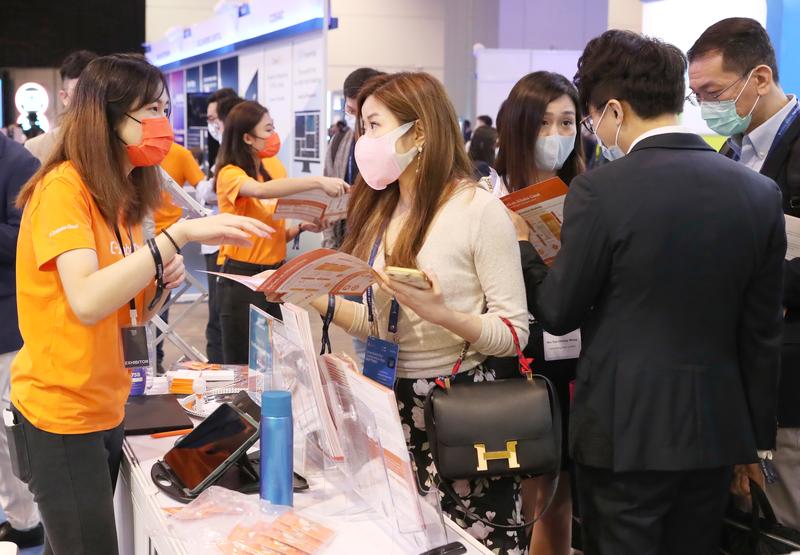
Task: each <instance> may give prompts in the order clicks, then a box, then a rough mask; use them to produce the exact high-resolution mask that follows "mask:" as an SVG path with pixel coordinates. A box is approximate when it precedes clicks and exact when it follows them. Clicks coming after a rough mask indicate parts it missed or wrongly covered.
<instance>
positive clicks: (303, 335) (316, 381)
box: [281, 303, 343, 461]
mask: <svg viewBox="0 0 800 555" xmlns="http://www.w3.org/2000/svg"><path fill="white" fill-rule="evenodd" d="M281 316H283V324H284V327H285V330H286V334H287V336H288V337H289V338H290V340H291V341H292V342H293V343H294V344H295V345H297V346H298V347H300V348H301V349H302V350H303V353H304V357H303V358H304V362H305V364H303V365H302V368H300V367H299V365H298V367H296V368H295V371H297V372H303V370H304V369H305V372H304V374H305V375H304V376H299V377H300V378H302V379H300V380H298V382H297V383H298V384H305V386H306V387H307V389H308V391H307V392H306V393H307V394H308V395H307V397H309V398H308V401H312V400H313V406H314V407H316V411H314V410H308V411H307V412H308V413H309V415H310V416H311V420H310V421H309V424H308V426H309V428H314V427H318V428H320V430H319V431H320V432H321V436H322V442H323V443H322V445H320V446H321V447H322V449H323V450H324V451H325V452H326V453H327V454H328V455H329V456H330V457H331V458H332V459H333V460H336V461H341V460H342V459H343V451H342V445H341V442H340V439H339V435H338V434H337V431H336V425H335V424H334V421H333V416H332V414H331V411H330V408H329V406H328V402H329V401H328V398H327V396H326V394H325V391H324V388H323V374H322V372H321V371H320V360H319V359H318V358H317V352H316V347H315V345H314V338H313V335H312V333H311V322H310V320H309V316H308V311H307V310H305V309H303V308H300V307H299V306H297V305H293V304H290V303H287V304H284V305H281ZM296 393H298V392H296ZM298 408H299V407H298ZM307 408H309V409H310V407H307ZM317 418H318V422H313V420H316V419H317Z"/></svg>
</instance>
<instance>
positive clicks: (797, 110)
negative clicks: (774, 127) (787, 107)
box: [767, 98, 800, 158]
mask: <svg viewBox="0 0 800 555" xmlns="http://www.w3.org/2000/svg"><path fill="white" fill-rule="evenodd" d="M798 115H800V103H798V100H797V99H796V98H795V99H794V107H793V108H792V110H791V111H790V112H789V115H787V116H786V117H785V118H783V123H781V126H780V127H779V128H778V132H777V133H776V134H775V138H774V139H772V145H770V147H769V152H768V154H767V158H769V156H770V155H771V154H772V151H774V150H775V148H776V147H777V146H778V144H779V143H780V142H781V139H782V138H783V136H784V135H785V134H786V131H787V130H788V129H789V126H790V125H792V124H793V123H794V120H796V119H797V116H798Z"/></svg>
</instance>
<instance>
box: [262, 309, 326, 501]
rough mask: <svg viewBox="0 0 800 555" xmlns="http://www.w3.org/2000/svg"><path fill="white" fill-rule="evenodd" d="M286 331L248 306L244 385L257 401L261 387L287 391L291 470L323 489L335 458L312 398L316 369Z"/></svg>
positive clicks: (264, 314)
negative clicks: (324, 439)
mask: <svg viewBox="0 0 800 555" xmlns="http://www.w3.org/2000/svg"><path fill="white" fill-rule="evenodd" d="M288 335H289V332H288V330H287V328H286V326H285V325H284V323H283V322H281V321H280V320H278V319H277V318H274V317H272V316H270V315H269V314H267V313H265V312H263V311H262V310H260V309H258V308H257V307H255V306H251V307H250V333H249V340H250V347H249V349H250V354H249V363H248V386H247V389H248V391H249V392H250V394H251V396H252V397H253V398H255V399H256V400H257V402H259V403H260V399H261V393H262V392H263V391H267V390H286V391H289V392H290V393H291V395H292V416H293V418H292V421H293V433H294V467H295V471H296V472H298V473H299V474H301V475H303V476H304V477H305V478H307V479H311V480H313V482H314V484H315V488H314V489H315V490H317V491H319V490H325V489H327V487H328V481H329V480H328V479H327V475H328V474H329V473H330V471H331V470H333V469H335V461H334V460H333V458H332V456H331V455H330V454H329V453H328V452H327V450H326V449H325V445H324V442H323V441H322V430H321V418H320V414H319V407H318V406H317V403H315V402H314V398H313V390H312V384H311V372H312V371H316V369H315V368H312V367H311V364H310V361H309V360H308V356H307V353H306V351H305V349H303V347H302V346H301V345H298V344H297V341H293V340H292V339H291V338H289V337H288Z"/></svg>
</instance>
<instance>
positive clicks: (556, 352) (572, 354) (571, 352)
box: [544, 329, 581, 362]
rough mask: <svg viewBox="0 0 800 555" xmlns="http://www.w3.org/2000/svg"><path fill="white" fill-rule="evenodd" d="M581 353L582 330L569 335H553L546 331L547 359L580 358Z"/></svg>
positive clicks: (545, 354)
mask: <svg viewBox="0 0 800 555" xmlns="http://www.w3.org/2000/svg"><path fill="white" fill-rule="evenodd" d="M580 354H581V330H579V329H577V330H575V331H573V332H570V333H568V334H567V335H561V336H558V335H551V334H549V333H547V332H544V359H545V360H546V361H548V362H549V361H553V360H567V359H571V358H578V357H579V356H580Z"/></svg>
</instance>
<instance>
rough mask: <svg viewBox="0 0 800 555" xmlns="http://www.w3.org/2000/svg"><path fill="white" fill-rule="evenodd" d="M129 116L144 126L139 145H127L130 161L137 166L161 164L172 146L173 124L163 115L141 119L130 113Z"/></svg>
mask: <svg viewBox="0 0 800 555" xmlns="http://www.w3.org/2000/svg"><path fill="white" fill-rule="evenodd" d="M125 115H128V114H125ZM128 117H129V118H131V119H132V120H133V121H135V122H138V123H139V124H140V125H141V126H142V142H141V143H139V144H138V145H125V150H127V151H128V160H130V163H131V164H133V167H135V168H138V167H142V166H155V165H158V164H160V163H161V161H162V160H164V157H165V156H166V155H167V152H169V148H170V147H171V146H172V139H173V134H172V125H170V123H169V120H168V119H167V117H166V116H161V117H158V118H148V119H143V120H141V121H139V120H138V119H136V118H135V117H133V116H130V115H128Z"/></svg>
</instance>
